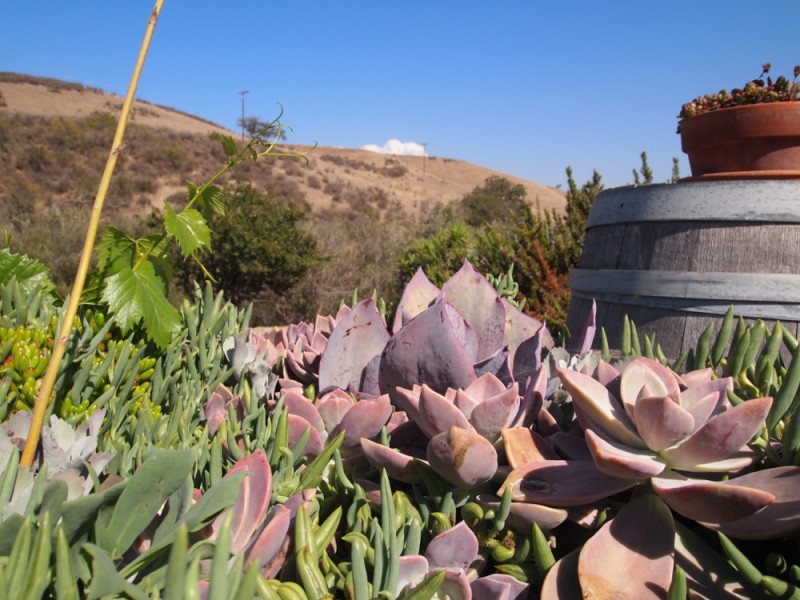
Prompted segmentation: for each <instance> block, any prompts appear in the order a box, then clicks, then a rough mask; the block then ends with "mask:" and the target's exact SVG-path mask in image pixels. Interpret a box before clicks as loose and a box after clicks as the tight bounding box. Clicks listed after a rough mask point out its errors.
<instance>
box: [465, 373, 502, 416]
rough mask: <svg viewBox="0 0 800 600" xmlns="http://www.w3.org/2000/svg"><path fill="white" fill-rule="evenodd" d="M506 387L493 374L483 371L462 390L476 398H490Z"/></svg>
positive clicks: (500, 392)
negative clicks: (482, 373)
mask: <svg viewBox="0 0 800 600" xmlns="http://www.w3.org/2000/svg"><path fill="white" fill-rule="evenodd" d="M506 389H508V386H507V385H506V384H505V383H503V382H502V381H500V379H498V378H497V377H496V376H495V375H493V374H492V373H485V374H484V375H481V376H480V377H478V378H477V379H476V380H475V381H473V382H472V383H470V384H469V385H468V386H467V388H466V389H465V390H464V391H465V392H467V393H468V394H469V395H471V396H474V397H476V398H491V397H492V396H496V395H498V394H502V393H503V392H505V391H506ZM467 416H469V415H467Z"/></svg>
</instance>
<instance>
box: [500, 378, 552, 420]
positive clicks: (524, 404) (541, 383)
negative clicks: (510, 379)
mask: <svg viewBox="0 0 800 600" xmlns="http://www.w3.org/2000/svg"><path fill="white" fill-rule="evenodd" d="M548 378H549V369H548V367H547V363H542V364H541V366H540V367H539V369H538V370H536V371H534V372H533V373H531V375H529V376H528V377H527V378H526V380H525V382H524V385H523V389H524V390H525V392H524V393H523V394H522V398H521V399H520V403H519V412H517V416H516V417H515V418H514V420H513V421H511V423H510V424H509V427H531V426H532V425H533V424H534V422H535V421H536V419H537V417H538V416H539V414H540V413H541V412H542V405H543V404H544V396H545V394H546V393H547V380H548ZM542 433H546V432H545V431H544V430H542Z"/></svg>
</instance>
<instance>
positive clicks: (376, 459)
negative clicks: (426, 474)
mask: <svg viewBox="0 0 800 600" xmlns="http://www.w3.org/2000/svg"><path fill="white" fill-rule="evenodd" d="M361 450H362V451H363V452H364V455H365V456H366V457H367V460H368V461H369V462H370V464H371V465H372V466H374V467H376V468H378V469H381V468H383V469H386V473H387V474H388V475H389V477H391V478H392V479H397V480H399V481H403V482H405V483H415V482H417V481H419V479H420V476H419V473H418V472H417V468H416V467H415V466H414V464H415V461H414V457H413V456H409V455H408V454H403V453H402V452H401V451H399V450H395V449H394V448H389V447H387V446H384V445H382V444H379V443H377V442H373V441H372V440H368V439H366V438H364V439H362V440H361Z"/></svg>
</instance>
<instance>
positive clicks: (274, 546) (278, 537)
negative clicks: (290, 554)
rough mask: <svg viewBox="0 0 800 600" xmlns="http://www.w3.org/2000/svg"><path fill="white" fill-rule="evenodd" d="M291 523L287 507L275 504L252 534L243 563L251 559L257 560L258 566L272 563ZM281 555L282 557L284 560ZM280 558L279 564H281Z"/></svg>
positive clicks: (278, 552)
mask: <svg viewBox="0 0 800 600" xmlns="http://www.w3.org/2000/svg"><path fill="white" fill-rule="evenodd" d="M290 524H291V514H290V511H289V509H288V508H286V507H285V506H281V505H280V504H276V505H275V506H273V507H272V509H271V510H270V512H269V516H267V520H266V521H264V524H263V525H262V526H261V528H260V530H259V531H258V533H256V534H255V535H254V536H253V541H252V542H251V543H250V545H249V546H248V547H247V551H246V553H245V564H248V563H250V562H252V561H256V562H258V566H259V568H261V567H262V566H265V565H274V562H273V561H275V559H276V558H277V557H278V556H279V554H280V552H281V547H282V546H283V545H284V541H285V540H286V537H287V534H288V533H289V525H290ZM285 558H286V556H285V554H284V555H283V557H282V559H283V560H285ZM283 560H281V565H282V564H283Z"/></svg>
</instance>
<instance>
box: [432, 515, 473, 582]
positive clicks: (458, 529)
mask: <svg viewBox="0 0 800 600" xmlns="http://www.w3.org/2000/svg"><path fill="white" fill-rule="evenodd" d="M479 549H480V548H479V544H478V538H477V537H476V536H475V533H473V531H472V530H471V529H470V528H469V527H468V526H467V524H466V522H465V521H460V522H459V523H458V524H457V525H455V526H454V527H451V528H450V529H448V530H447V531H443V532H442V533H440V534H439V535H437V536H436V537H434V538H433V539H432V540H431V541H430V543H429V544H428V547H427V548H426V549H425V558H427V559H428V564H429V565H430V568H431V569H450V568H452V569H463V570H466V569H468V568H469V566H470V565H471V564H472V563H473V562H474V561H475V560H476V559H477V558H478V550H479Z"/></svg>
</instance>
